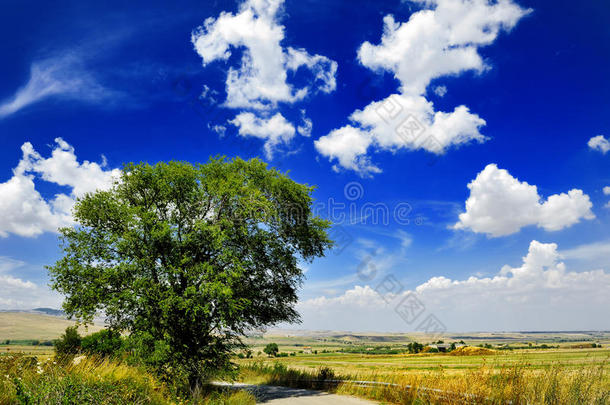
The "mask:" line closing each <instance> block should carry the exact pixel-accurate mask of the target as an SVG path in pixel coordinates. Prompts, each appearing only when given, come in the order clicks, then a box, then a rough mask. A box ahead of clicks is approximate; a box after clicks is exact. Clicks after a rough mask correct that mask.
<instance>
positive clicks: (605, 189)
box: [604, 186, 610, 195]
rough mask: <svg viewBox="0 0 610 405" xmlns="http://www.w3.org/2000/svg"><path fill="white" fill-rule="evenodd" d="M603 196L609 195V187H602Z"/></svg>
mask: <svg viewBox="0 0 610 405" xmlns="http://www.w3.org/2000/svg"><path fill="white" fill-rule="evenodd" d="M604 194H605V195H610V186H606V187H604Z"/></svg>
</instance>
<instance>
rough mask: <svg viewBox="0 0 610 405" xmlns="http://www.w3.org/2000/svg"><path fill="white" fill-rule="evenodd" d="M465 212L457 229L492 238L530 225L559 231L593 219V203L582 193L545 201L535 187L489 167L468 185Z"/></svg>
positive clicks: (496, 167)
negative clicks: (468, 194) (483, 234)
mask: <svg viewBox="0 0 610 405" xmlns="http://www.w3.org/2000/svg"><path fill="white" fill-rule="evenodd" d="M468 188H469V189H470V196H469V197H468V200H466V212H464V213H461V214H460V216H459V219H460V220H459V221H458V222H457V223H456V224H455V225H454V226H453V228H454V229H470V230H472V231H473V232H477V233H485V234H487V235H488V236H491V237H498V236H505V235H510V234H513V233H515V232H518V231H519V230H520V229H521V228H523V227H525V226H528V225H536V226H538V227H541V228H544V229H545V230H547V231H557V230H560V229H563V228H566V227H569V226H571V225H574V224H576V223H578V222H580V220H581V219H593V218H595V215H593V213H592V212H591V207H592V206H593V204H591V201H590V200H589V196H588V195H586V194H584V193H583V192H582V190H578V189H572V190H570V191H568V193H561V194H554V195H551V196H549V197H548V198H547V200H546V201H544V200H543V199H542V197H541V196H540V195H539V194H538V189H537V187H536V186H534V185H530V184H528V183H526V182H520V181H519V180H518V179H516V178H515V177H513V176H511V175H510V173H509V172H508V171H506V170H504V169H499V168H498V166H497V165H495V164H489V165H487V167H485V169H483V171H481V172H480V173H479V174H478V175H477V177H476V178H475V179H474V180H473V181H471V182H470V184H468Z"/></svg>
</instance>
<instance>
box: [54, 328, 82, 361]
mask: <svg viewBox="0 0 610 405" xmlns="http://www.w3.org/2000/svg"><path fill="white" fill-rule="evenodd" d="M81 343H82V338H81V336H80V335H79V334H78V330H77V327H76V326H69V327H67V328H66V332H65V333H64V334H63V335H61V337H60V338H59V339H56V340H54V341H53V345H54V346H55V354H56V356H57V357H58V358H60V359H63V358H68V357H72V356H74V355H76V354H78V353H80V350H81Z"/></svg>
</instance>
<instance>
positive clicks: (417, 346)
mask: <svg viewBox="0 0 610 405" xmlns="http://www.w3.org/2000/svg"><path fill="white" fill-rule="evenodd" d="M423 349H424V345H423V344H421V343H418V342H411V343H409V344H407V351H408V352H409V353H419V352H421V351H422V350H423Z"/></svg>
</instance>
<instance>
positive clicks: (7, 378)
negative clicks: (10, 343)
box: [0, 353, 256, 405]
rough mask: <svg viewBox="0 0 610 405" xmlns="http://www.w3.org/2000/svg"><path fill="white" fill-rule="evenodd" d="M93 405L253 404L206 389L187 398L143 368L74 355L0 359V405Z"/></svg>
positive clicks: (241, 397)
mask: <svg viewBox="0 0 610 405" xmlns="http://www.w3.org/2000/svg"><path fill="white" fill-rule="evenodd" d="M64 360H65V358H64ZM93 403H95V404H117V405H122V404H135V405H138V404H159V405H161V404H163V405H165V404H176V405H178V404H183V405H187V404H207V405H221V404H222V405H250V404H255V403H256V401H255V398H254V397H253V396H252V395H250V394H248V393H246V392H230V391H224V390H220V389H218V388H215V387H210V386H202V387H200V388H199V389H198V390H197V391H196V392H193V393H190V392H189V393H188V394H186V395H185V394H182V390H181V387H177V386H172V385H171V384H167V383H163V382H161V381H160V380H159V379H157V378H156V377H155V376H154V375H152V374H151V373H149V372H147V370H146V369H144V368H143V367H137V366H130V365H128V364H127V363H126V362H122V361H118V360H111V359H108V358H99V357H91V356H90V357H78V356H77V357H75V358H73V359H71V361H69V362H65V361H63V362H62V361H57V359H48V360H46V361H39V360H38V359H37V358H35V357H31V356H26V355H23V354H18V353H16V354H2V355H0V405H30V404H31V405H34V404H45V405H47V404H48V405H56V404H57V405H60V404H61V405H77V404H78V405H80V404H93Z"/></svg>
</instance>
